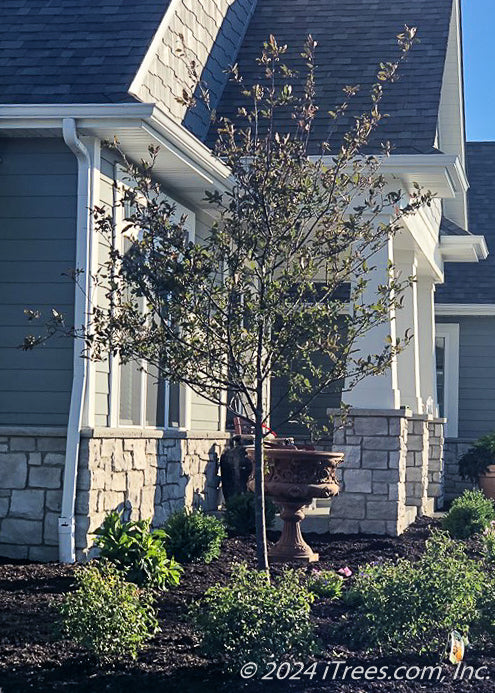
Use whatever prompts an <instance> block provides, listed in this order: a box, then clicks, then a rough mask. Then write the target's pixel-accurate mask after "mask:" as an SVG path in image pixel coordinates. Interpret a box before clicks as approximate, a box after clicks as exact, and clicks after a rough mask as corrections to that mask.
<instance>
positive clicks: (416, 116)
mask: <svg viewBox="0 0 495 693" xmlns="http://www.w3.org/2000/svg"><path fill="white" fill-rule="evenodd" d="M451 13H452V0H435V1H434V2H432V0H414V2H411V1H410V0H394V2H390V0H258V3H257V7H256V9H255V12H254V15H253V18H252V20H251V23H250V25H249V28H248V30H247V32H246V36H245V38H244V42H243V44H242V47H241V49H240V52H239V57H238V62H239V72H240V74H241V75H243V77H244V79H245V82H246V83H247V84H250V83H254V82H255V81H258V78H259V67H258V66H257V65H256V62H255V59H256V57H257V56H258V55H259V54H260V51H261V47H262V43H263V41H265V40H267V38H268V37H269V35H270V34H274V35H275V37H276V38H277V40H278V41H279V43H286V44H288V46H289V54H288V55H287V56H284V58H286V60H284V62H286V63H288V64H291V65H293V66H296V67H303V63H302V60H301V58H300V55H299V53H300V50H301V48H302V44H303V42H304V39H305V37H306V36H307V35H308V34H311V35H312V36H313V38H315V39H316V40H317V41H318V47H317V51H316V62H317V65H318V69H317V89H318V97H317V102H318V105H319V108H320V111H319V114H318V117H317V120H316V124H315V127H314V130H313V136H312V138H313V143H314V147H315V150H317V148H318V145H319V144H320V143H321V141H323V140H325V139H328V138H329V135H330V132H331V131H329V122H330V123H331V124H332V127H334V128H335V126H334V124H333V121H330V120H329V117H328V115H327V112H328V111H329V110H333V109H334V108H335V106H336V105H337V104H338V103H340V102H341V101H342V99H343V94H342V88H343V87H344V86H345V85H349V84H350V85H354V84H360V85H361V90H360V93H359V94H358V96H357V97H355V99H354V100H353V107H352V112H351V113H350V115H349V118H347V119H346V120H343V121H342V122H341V123H340V126H339V127H338V128H337V129H336V130H335V131H334V133H333V135H334V137H335V140H336V141H338V142H340V138H341V135H342V134H343V132H344V131H345V130H346V129H348V127H349V125H350V123H351V122H352V114H355V113H360V112H362V111H363V110H366V109H368V108H369V105H370V100H369V87H370V85H371V84H372V83H373V81H375V75H376V71H377V67H378V64H379V62H380V61H388V60H393V59H395V58H396V57H397V55H398V47H397V41H396V38H395V37H396V35H397V34H398V33H399V32H400V31H401V30H402V29H403V27H404V25H405V24H407V25H408V26H416V27H417V28H418V37H419V39H420V43H418V44H417V45H415V46H414V48H413V50H412V53H411V55H410V56H409V57H408V59H407V62H406V63H405V64H403V66H402V68H401V78H400V80H399V81H398V82H396V83H395V84H392V85H388V86H387V94H386V97H385V99H384V101H383V104H382V111H383V112H385V113H389V114H390V116H391V117H390V118H388V119H385V120H384V121H382V124H381V125H380V128H379V130H378V132H377V135H376V137H375V140H374V142H373V143H372V144H373V146H374V148H375V149H376V148H377V145H379V143H380V142H382V141H385V140H390V141H391V142H392V144H393V145H395V147H396V149H395V151H396V152H402V153H429V152H431V151H432V150H433V147H434V142H435V135H436V129H437V120H438V111H439V103H440V92H441V86H442V80H443V71H444V63H445V55H446V48H447V41H448V34H449V25H450V18H451ZM240 105H244V106H245V105H246V104H245V97H242V96H239V89H238V88H237V86H236V85H234V84H232V83H230V84H229V85H228V86H227V87H226V89H225V91H224V94H223V97H222V99H221V102H220V105H219V107H218V112H219V114H220V115H226V116H229V117H231V118H232V117H235V115H236V113H237V108H238V107H239V106H240ZM284 125H285V127H287V122H286V123H282V125H279V127H283V126H284ZM213 137H214V135H213V134H211V133H210V139H213Z"/></svg>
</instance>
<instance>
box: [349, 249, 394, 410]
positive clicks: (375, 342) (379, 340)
mask: <svg viewBox="0 0 495 693" xmlns="http://www.w3.org/2000/svg"><path fill="white" fill-rule="evenodd" d="M390 261H392V262H393V245H392V239H389V241H388V243H386V244H385V245H384V247H383V248H381V249H380V250H379V251H377V252H376V253H375V254H374V255H373V257H372V258H370V261H369V263H368V264H369V266H370V267H374V268H375V269H374V270H370V274H369V277H368V279H369V281H368V284H367V286H366V289H365V290H364V294H363V297H362V300H363V302H364V303H365V304H369V305H372V304H373V303H374V302H375V301H376V300H377V289H378V286H379V285H380V284H386V283H388V282H389V281H390V271H389V268H388V264H389V262H390ZM387 337H391V338H392V340H393V342H395V338H396V328H395V319H394V311H390V314H389V320H387V321H386V322H384V323H382V324H381V325H377V326H376V327H374V328H373V329H371V330H369V331H368V332H367V333H366V334H365V335H364V336H363V337H362V338H361V339H359V340H358V341H356V344H355V347H356V348H357V352H356V353H355V356H356V357H359V356H362V357H367V356H369V355H370V354H380V353H382V351H383V349H384V348H385V346H386V344H387ZM342 399H343V401H344V402H345V403H346V404H349V405H350V406H351V407H355V408H358V409H399V408H400V393H399V386H398V378H397V359H396V358H394V359H393V360H392V364H391V366H390V368H388V369H387V370H386V371H385V373H383V374H382V375H373V376H368V377H367V378H364V379H363V380H361V381H360V382H359V383H358V384H357V385H356V386H355V387H354V388H353V389H352V390H351V391H350V392H344V393H343V394H342Z"/></svg>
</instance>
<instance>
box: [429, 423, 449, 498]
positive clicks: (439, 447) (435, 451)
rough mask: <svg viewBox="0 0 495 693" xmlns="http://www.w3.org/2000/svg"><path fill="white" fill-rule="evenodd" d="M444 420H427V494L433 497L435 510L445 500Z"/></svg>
mask: <svg viewBox="0 0 495 693" xmlns="http://www.w3.org/2000/svg"><path fill="white" fill-rule="evenodd" d="M445 421H446V420H445V419H431V420H430V421H428V433H429V460H428V496H429V497H430V498H433V499H434V503H435V510H441V509H442V508H443V504H444V500H445V452H444V442H445V441H444V437H443V436H444V433H443V432H444V424H445Z"/></svg>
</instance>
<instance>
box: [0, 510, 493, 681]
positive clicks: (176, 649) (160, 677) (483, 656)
mask: <svg viewBox="0 0 495 693" xmlns="http://www.w3.org/2000/svg"><path fill="white" fill-rule="evenodd" d="M435 525H436V521H434V520H427V519H422V520H418V521H417V522H416V523H415V524H414V525H413V526H412V527H411V528H410V529H409V530H408V531H407V532H406V533H405V534H404V535H403V536H401V537H399V538H396V539H395V538H381V537H370V536H360V535H358V536H347V537H344V536H329V535H328V536H323V535H312V536H311V535H307V537H306V538H307V539H308V541H309V543H310V544H311V546H312V547H313V548H314V549H315V550H316V551H318V552H319V553H320V566H321V567H323V568H334V569H339V568H342V567H343V566H345V565H348V566H349V567H350V568H351V569H352V570H356V569H357V568H358V566H359V565H362V564H363V563H365V562H368V561H374V560H379V559H383V558H395V557H399V556H404V557H408V558H412V559H414V558H415V557H417V556H419V555H420V554H421V552H422V550H423V546H424V542H425V540H426V538H427V537H428V534H429V533H430V530H431V527H432V526H433V527H434V526H435ZM270 538H271V539H275V538H276V535H272V536H271V537H270ZM1 560H2V559H0V561H1ZM239 561H245V562H247V563H248V564H250V565H252V566H254V565H255V544H254V540H253V539H252V538H230V539H227V540H226V541H225V543H224V547H223V553H222V558H221V560H219V561H214V562H213V563H211V564H210V565H193V566H190V567H189V568H187V570H186V571H185V573H184V576H183V579H182V582H181V585H180V587H179V588H177V589H175V590H173V591H170V592H167V593H164V594H162V595H160V596H159V598H158V602H157V605H158V609H159V618H160V623H161V627H162V631H161V633H160V634H158V635H157V636H156V637H155V638H154V639H153V640H152V641H151V643H150V645H149V646H148V648H147V649H146V650H145V651H144V652H142V653H141V655H140V656H139V658H138V660H137V662H135V663H126V664H122V665H119V666H117V667H115V668H113V669H103V668H98V667H97V666H96V665H95V664H94V662H92V661H91V659H90V658H89V657H88V654H87V653H86V652H85V651H83V650H82V649H81V648H78V647H77V646H75V645H74V644H73V643H71V642H69V641H67V640H61V639H59V638H58V636H57V635H56V632H55V627H54V624H56V622H57V612H56V609H55V606H56V604H57V603H59V602H60V601H61V599H62V598H63V595H64V593H65V592H66V591H68V590H70V589H71V585H72V583H73V572H74V567H73V566H62V565H58V564H55V563H51V564H45V565H43V564H34V563H21V562H18V563H12V562H7V561H4V562H2V563H0V689H1V691H2V693H10V692H11V691H12V692H14V691H15V693H22V692H23V691H37V692H38V691H53V692H58V691H69V690H70V691H88V693H92V692H93V691H94V692H100V691H101V692H103V691H110V692H111V693H113V692H117V691H125V692H126V693H133V692H134V691H139V692H140V693H153V692H155V691H156V692H158V691H160V692H161V693H169V692H170V693H174V692H175V691H177V692H178V693H182V692H184V693H208V692H210V691H211V692H212V693H213V692H214V693H227V691H232V692H237V691H246V693H248V692H249V693H251V692H253V693H257V692H258V691H274V692H278V691H282V690H283V691H290V692H292V691H297V692H299V693H303V692H308V693H310V692H316V691H337V692H339V693H351V692H352V693H361V692H363V691H366V692H367V691H372V692H374V693H378V692H382V691H387V692H391V693H392V692H393V693H412V692H413V691H414V692H415V691H422V690H427V691H429V692H430V693H454V691H455V692H462V693H464V692H472V693H475V692H476V693H489V692H490V693H492V692H494V693H495V648H490V649H486V650H485V651H483V652H481V651H477V650H476V649H470V650H469V651H468V653H467V655H466V658H465V664H466V665H469V666H473V667H475V668H476V667H481V666H486V667H487V669H486V670H484V672H483V673H484V675H486V676H487V677H488V678H486V679H484V680H474V679H471V680H466V679H465V680H458V679H457V680H455V679H454V671H455V668H454V667H453V666H452V665H450V664H447V663H444V664H443V671H444V674H445V676H444V680H443V681H442V682H437V681H436V680H435V681H434V682H428V681H427V680H423V681H421V680H418V679H417V680H415V681H410V682H406V681H395V680H375V681H365V680H360V681H358V680H350V679H349V676H347V677H346V679H345V680H342V679H341V678H340V676H337V677H336V678H334V679H333V680H332V679H331V677H332V672H334V668H331V669H330V670H329V671H330V673H327V679H326V680H322V678H323V675H324V671H325V662H332V661H335V660H346V664H347V665H353V666H363V667H367V666H371V665H374V666H377V667H378V668H380V667H381V666H385V665H387V666H388V667H389V669H390V671H392V670H393V669H394V668H395V667H397V666H411V665H419V666H423V665H424V664H428V663H431V662H425V660H424V659H423V660H422V659H420V658H416V659H414V658H403V659H398V658H395V659H391V658H388V659H385V658H379V657H373V656H372V655H370V654H364V653H362V652H351V651H349V650H347V649H345V648H343V647H340V646H336V645H335V644H334V643H332V642H331V639H330V637H329V634H328V630H329V628H328V626H329V624H331V623H333V622H335V621H336V620H338V619H339V618H340V617H341V615H342V612H343V611H342V610H343V608H342V606H341V605H339V604H338V603H331V602H328V601H322V602H320V603H318V604H317V605H315V608H314V619H315V622H316V623H317V625H318V631H319V637H320V639H321V642H322V644H323V654H322V655H321V656H320V658H319V660H318V664H317V665H316V669H315V675H314V676H313V678H312V679H310V677H309V676H307V675H306V676H305V675H300V677H299V680H298V679H293V680H284V681H276V680H264V681H261V680H251V681H243V680H242V679H241V677H240V676H239V677H234V678H230V679H229V678H227V677H226V676H225V675H224V674H223V673H222V671H221V668H220V665H219V663H212V662H209V661H207V660H206V659H205V658H204V657H202V656H201V654H200V653H199V651H198V647H197V641H196V639H195V637H194V634H193V633H192V631H191V629H190V628H189V626H188V625H187V623H186V621H185V619H184V614H185V612H186V609H187V605H188V604H189V603H190V602H191V600H193V599H196V598H198V597H200V596H201V594H202V593H203V592H204V591H205V589H207V587H209V586H210V585H214V584H215V583H223V584H224V583H226V582H227V580H228V578H229V574H230V570H231V566H232V563H234V562H239ZM277 570H278V569H275V572H277ZM461 579H462V576H461ZM307 664H308V665H309V664H310V662H308V663H307ZM291 675H294V676H296V670H295V669H293V670H292V671H291ZM274 678H275V676H274Z"/></svg>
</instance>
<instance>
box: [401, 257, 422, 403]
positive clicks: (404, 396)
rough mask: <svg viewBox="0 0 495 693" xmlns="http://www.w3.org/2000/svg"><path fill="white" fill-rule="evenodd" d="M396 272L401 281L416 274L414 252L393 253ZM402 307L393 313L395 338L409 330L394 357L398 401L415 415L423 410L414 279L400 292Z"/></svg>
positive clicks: (416, 298) (416, 289)
mask: <svg viewBox="0 0 495 693" xmlns="http://www.w3.org/2000/svg"><path fill="white" fill-rule="evenodd" d="M395 268H396V274H397V278H398V280H399V281H401V282H403V281H406V280H407V279H408V277H416V271H417V258H416V256H415V253H414V251H412V250H410V251H406V250H401V251H398V252H396V259H395ZM402 297H403V301H402V308H400V309H398V310H397V312H396V329H397V337H399V339H403V338H404V335H405V333H406V331H409V334H410V333H411V332H412V338H411V341H410V342H409V344H408V345H407V346H406V347H405V349H404V351H402V352H401V353H400V354H399V356H398V358H397V370H398V378H399V390H400V403H401V405H402V406H403V407H404V406H407V407H409V408H410V409H411V411H412V412H413V413H414V414H422V413H423V400H422V398H421V384H420V360H419V332H420V330H419V320H418V287H417V283H416V281H415V282H413V284H412V286H408V287H407V288H406V289H405V291H404V293H403V294H402Z"/></svg>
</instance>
